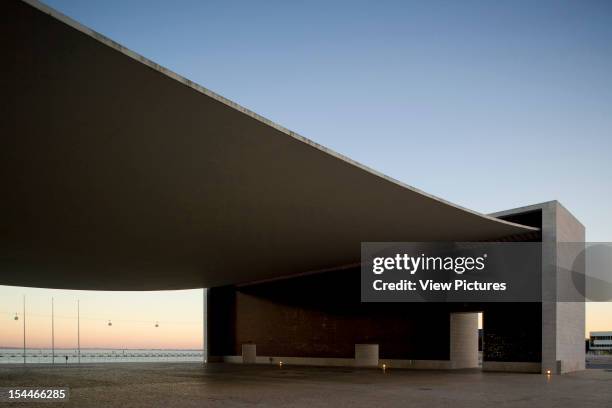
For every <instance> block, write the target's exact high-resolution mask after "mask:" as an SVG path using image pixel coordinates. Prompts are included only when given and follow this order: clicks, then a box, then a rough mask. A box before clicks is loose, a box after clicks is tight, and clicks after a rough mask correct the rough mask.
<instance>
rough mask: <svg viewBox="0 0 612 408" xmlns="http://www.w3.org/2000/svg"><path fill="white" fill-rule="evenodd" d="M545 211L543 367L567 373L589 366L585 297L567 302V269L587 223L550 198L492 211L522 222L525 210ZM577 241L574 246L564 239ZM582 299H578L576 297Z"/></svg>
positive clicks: (543, 224) (543, 241) (576, 252)
mask: <svg viewBox="0 0 612 408" xmlns="http://www.w3.org/2000/svg"><path fill="white" fill-rule="evenodd" d="M537 212H539V213H540V214H541V215H540V217H541V236H542V251H543V254H542V255H543V256H542V292H543V297H544V299H543V302H542V335H541V339H542V360H541V371H542V372H546V371H548V370H550V371H551V372H552V373H558V374H561V373H565V372H570V371H576V370H582V369H584V368H585V351H584V327H585V304H584V302H583V301H573V302H563V301H559V299H560V300H564V299H566V298H567V293H566V288H567V287H569V286H573V285H569V284H568V283H569V282H568V279H572V277H571V276H569V275H568V273H567V270H568V269H571V268H572V263H573V261H574V260H575V258H576V255H578V253H579V248H580V245H578V244H579V243H584V240H585V228H584V226H583V225H582V224H581V223H580V222H579V221H578V220H577V219H576V218H575V217H574V216H573V215H572V214H571V213H570V212H569V211H568V210H567V209H566V208H565V207H563V206H562V205H561V204H560V203H559V202H557V201H550V202H546V203H541V204H536V205H532V206H527V207H522V208H517V209H513V210H508V211H503V212H500V213H496V214H492V215H494V216H499V217H500V218H504V219H506V220H510V221H518V222H521V220H520V219H517V217H519V218H520V217H524V214H535V213H537ZM568 242H572V243H576V244H573V245H572V246H566V245H563V243H568ZM575 300H578V299H575Z"/></svg>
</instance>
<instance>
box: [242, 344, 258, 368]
mask: <svg viewBox="0 0 612 408" xmlns="http://www.w3.org/2000/svg"><path fill="white" fill-rule="evenodd" d="M242 362H243V363H244V364H255V363H256V362H257V346H256V345H255V344H252V343H246V344H243V345H242Z"/></svg>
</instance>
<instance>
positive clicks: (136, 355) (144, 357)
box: [0, 348, 204, 364]
mask: <svg viewBox="0 0 612 408" xmlns="http://www.w3.org/2000/svg"><path fill="white" fill-rule="evenodd" d="M25 355H26V359H25V362H26V364H52V363H55V364H76V363H79V352H78V350H77V349H55V359H54V358H53V355H54V352H53V350H51V349H46V348H44V349H32V348H27V349H26V352H25ZM203 359H204V353H203V351H202V350H168V349H162V350H155V349H125V350H123V349H81V353H80V362H81V363H126V362H133V363H134V362H141V363H152V362H162V361H163V362H202V361H203ZM0 364H23V349H17V348H0Z"/></svg>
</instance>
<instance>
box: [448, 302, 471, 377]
mask: <svg viewBox="0 0 612 408" xmlns="http://www.w3.org/2000/svg"><path fill="white" fill-rule="evenodd" d="M450 336H451V341H450V360H451V367H452V368H474V367H478V313H451V316H450Z"/></svg>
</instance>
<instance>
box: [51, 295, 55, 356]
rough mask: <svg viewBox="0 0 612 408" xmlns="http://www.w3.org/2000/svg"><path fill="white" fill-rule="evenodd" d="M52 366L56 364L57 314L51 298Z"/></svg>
mask: <svg viewBox="0 0 612 408" xmlns="http://www.w3.org/2000/svg"><path fill="white" fill-rule="evenodd" d="M51 364H55V313H54V309H53V297H51Z"/></svg>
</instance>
